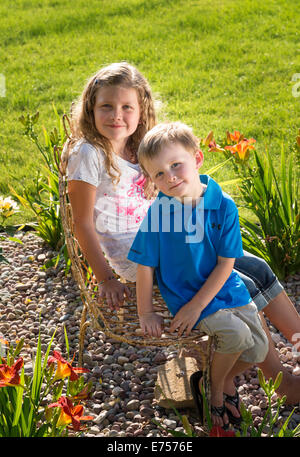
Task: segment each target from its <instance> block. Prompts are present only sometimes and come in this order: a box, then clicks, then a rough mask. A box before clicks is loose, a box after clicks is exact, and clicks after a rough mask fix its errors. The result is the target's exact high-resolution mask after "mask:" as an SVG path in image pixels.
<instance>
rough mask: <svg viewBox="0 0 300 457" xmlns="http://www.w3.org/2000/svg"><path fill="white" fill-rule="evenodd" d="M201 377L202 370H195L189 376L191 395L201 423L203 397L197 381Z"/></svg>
mask: <svg viewBox="0 0 300 457" xmlns="http://www.w3.org/2000/svg"><path fill="white" fill-rule="evenodd" d="M202 378H203V372H202V371H196V372H195V373H193V374H192V376H191V377H190V386H191V392H192V395H193V399H194V402H195V405H196V407H197V411H198V416H199V419H200V422H201V424H203V398H202V394H201V392H200V389H199V381H200V380H201V379H202Z"/></svg>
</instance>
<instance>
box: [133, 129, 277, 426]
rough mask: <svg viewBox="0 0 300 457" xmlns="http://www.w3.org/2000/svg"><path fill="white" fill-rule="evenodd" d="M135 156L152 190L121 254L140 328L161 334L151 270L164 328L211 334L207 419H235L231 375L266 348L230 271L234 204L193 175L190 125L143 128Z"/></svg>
mask: <svg viewBox="0 0 300 457" xmlns="http://www.w3.org/2000/svg"><path fill="white" fill-rule="evenodd" d="M138 159H139V163H140V165H141V167H142V169H143V171H144V173H145V174H146V176H148V177H149V178H150V179H151V181H152V182H153V183H154V184H155V186H156V187H157V188H158V190H159V191H160V193H159V195H158V197H157V199H156V200H155V201H154V203H153V204H152V205H151V207H150V208H149V211H148V213H147V216H146V218H145V219H144V221H143V222H142V224H141V227H140V230H139V232H138V233H137V235H136V238H135V240H134V242H133V244H132V247H131V250H130V252H129V254H128V259H129V260H132V261H133V262H136V263H137V264H138V267H137V306H138V314H139V319H140V324H141V328H142V330H143V332H144V333H147V334H149V335H150V336H155V337H159V336H160V335H161V333H162V322H163V320H162V317H161V316H159V315H157V314H156V313H155V312H154V308H153V304H152V287H153V272H154V270H155V273H156V277H157V281H158V285H159V288H160V291H161V294H162V296H163V298H164V300H165V301H166V304H167V306H168V308H169V310H170V312H171V313H172V315H173V316H175V317H174V318H173V320H172V323H171V326H170V332H174V331H175V330H176V329H177V330H178V336H181V335H182V334H183V333H184V332H185V334H186V335H188V334H189V333H190V332H191V330H192V329H195V328H197V329H199V330H200V331H202V332H205V333H206V334H208V335H211V336H214V340H215V343H216V344H215V352H214V356H213V360H212V365H211V405H212V409H211V411H212V421H213V424H214V425H219V426H223V427H225V428H226V427H227V425H228V422H229V418H230V420H231V422H233V423H238V422H239V421H240V420H241V418H240V414H239V411H238V394H237V391H236V389H235V385H234V377H235V376H237V375H238V374H240V373H242V372H243V371H245V370H246V369H247V368H248V367H249V366H251V365H253V364H254V363H259V362H262V361H263V360H264V358H265V356H266V354H267V352H268V340H267V337H266V335H265V332H264V331H263V329H262V326H261V323H260V319H259V316H258V313H257V308H256V306H255V304H254V303H253V302H252V300H251V297H250V295H249V293H248V290H247V288H246V286H245V285H244V283H243V282H242V280H241V279H240V277H239V276H238V274H237V273H236V272H235V271H233V265H234V260H235V258H236V257H241V256H243V250H242V242H241V234H240V228H239V220H238V212H237V208H236V205H235V204H234V202H233V200H232V199H231V198H230V197H229V196H228V195H227V194H225V193H224V192H222V190H221V188H220V186H219V185H218V184H217V183H216V182H215V181H214V180H213V179H212V178H210V177H209V176H207V175H200V176H199V174H198V169H199V168H200V167H201V165H202V163H203V154H202V152H201V151H200V150H199V148H198V144H197V139H196V138H195V136H194V135H193V132H192V130H191V129H190V128H189V127H187V126H186V125H184V124H182V123H180V122H175V123H170V124H160V125H158V126H156V127H154V128H153V129H152V130H151V131H149V132H148V133H147V134H146V135H145V137H144V139H143V141H142V143H141V145H140V148H139V151H138ZM224 399H225V404H224Z"/></svg>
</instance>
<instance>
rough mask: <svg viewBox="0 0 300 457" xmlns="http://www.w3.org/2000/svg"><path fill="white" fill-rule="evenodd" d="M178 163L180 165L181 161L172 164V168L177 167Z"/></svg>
mask: <svg viewBox="0 0 300 457" xmlns="http://www.w3.org/2000/svg"><path fill="white" fill-rule="evenodd" d="M178 165H180V163H179V162H175V163H173V164H172V168H176V167H177V166H178Z"/></svg>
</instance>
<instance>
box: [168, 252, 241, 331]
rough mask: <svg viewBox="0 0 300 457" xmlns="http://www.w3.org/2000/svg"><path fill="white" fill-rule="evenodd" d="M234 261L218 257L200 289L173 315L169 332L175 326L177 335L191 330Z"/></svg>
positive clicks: (228, 273) (229, 272) (222, 283)
mask: <svg viewBox="0 0 300 457" xmlns="http://www.w3.org/2000/svg"><path fill="white" fill-rule="evenodd" d="M234 261H235V259H232V258H227V257H220V256H219V257H218V263H217V265H216V266H215V268H214V269H213V271H212V272H211V274H210V275H209V276H208V278H207V280H206V281H205V283H204V284H203V286H202V287H201V289H200V290H199V291H198V292H197V293H196V294H195V295H194V297H193V298H192V299H191V300H190V301H189V302H188V303H186V304H185V305H184V306H183V307H182V308H181V309H180V310H179V311H178V313H177V314H176V315H175V317H174V319H173V321H172V324H171V327H170V332H174V331H175V330H176V329H177V328H178V329H179V330H178V336H181V335H182V334H183V332H184V331H185V332H186V335H188V334H189V333H190V332H191V330H192V328H193V327H194V325H195V323H196V322H197V320H198V319H199V317H200V314H201V313H202V311H203V310H204V308H206V306H207V305H208V304H209V303H210V302H211V300H212V299H213V298H214V297H215V296H216V295H217V293H218V292H219V291H220V290H221V288H222V287H223V285H224V284H225V282H226V281H227V279H228V278H229V276H230V274H231V272H232V269H233V265H234Z"/></svg>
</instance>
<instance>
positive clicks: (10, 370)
mask: <svg viewBox="0 0 300 457" xmlns="http://www.w3.org/2000/svg"><path fill="white" fill-rule="evenodd" d="M2 360H3V359H2ZM23 363H24V361H23V358H22V357H20V358H19V359H18V360H17V361H16V362H15V363H14V364H13V365H12V366H11V367H9V366H8V365H6V364H5V363H1V364H0V387H7V386H17V385H19V384H20V376H19V373H18V371H19V370H20V369H21V368H22V366H23Z"/></svg>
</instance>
